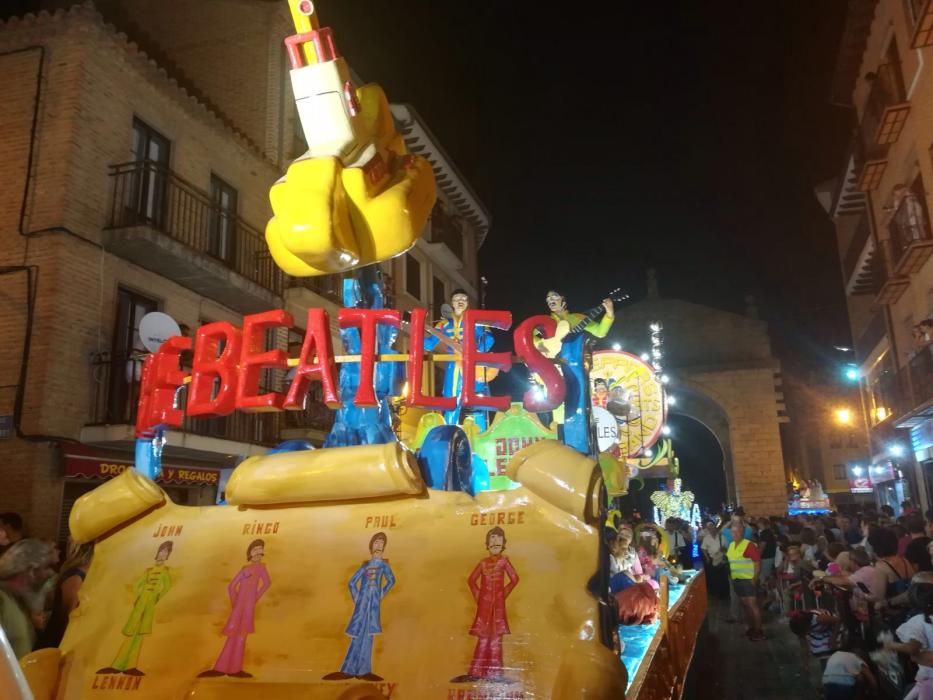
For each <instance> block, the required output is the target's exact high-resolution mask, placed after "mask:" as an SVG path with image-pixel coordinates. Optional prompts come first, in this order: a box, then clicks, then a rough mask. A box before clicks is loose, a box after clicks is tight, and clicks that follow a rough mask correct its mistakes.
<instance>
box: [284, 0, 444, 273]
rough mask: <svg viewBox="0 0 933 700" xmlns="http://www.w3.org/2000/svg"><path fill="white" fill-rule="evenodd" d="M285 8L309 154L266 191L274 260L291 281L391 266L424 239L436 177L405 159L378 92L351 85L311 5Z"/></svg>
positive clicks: (292, 1) (306, 1) (296, 0)
mask: <svg viewBox="0 0 933 700" xmlns="http://www.w3.org/2000/svg"><path fill="white" fill-rule="evenodd" d="M289 5H290V8H291V10H292V17H293V19H294V20H295V25H296V28H297V29H298V33H297V34H295V35H294V36H291V37H289V38H288V39H286V40H285V44H286V47H287V49H288V55H289V60H290V62H291V65H292V69H291V79H292V89H293V92H294V95H295V102H296V105H297V107H298V115H299V118H300V120H301V126H302V129H303V131H304V134H305V138H306V140H307V142H308V151H307V153H305V154H304V155H303V156H302V157H301V158H299V159H298V160H296V161H295V162H294V163H292V164H291V166H290V167H289V168H288V172H287V173H286V175H285V176H284V177H283V178H281V179H280V180H279V181H278V182H276V183H275V184H274V185H273V186H272V190H271V192H270V199H271V201H272V210H273V212H274V213H275V215H274V216H273V218H272V219H271V220H270V221H269V223H268V225H267V226H266V242H267V243H268V245H269V250H270V252H271V253H272V258H273V260H275V263H276V264H277V265H278V266H279V267H280V268H282V269H283V270H284V271H285V272H286V273H288V274H290V275H294V276H296V277H309V276H313V275H326V274H332V273H335V272H343V271H345V270H349V269H351V268H354V267H357V266H361V265H368V264H370V263H374V262H380V261H383V260H388V259H389V258H392V257H394V256H396V255H399V254H401V253H404V252H405V251H406V250H408V249H409V248H410V247H411V246H412V245H414V243H415V241H416V240H417V239H418V238H419V237H420V236H421V233H422V230H423V229H424V225H425V222H426V221H427V218H428V215H429V214H430V212H431V208H432V207H433V206H434V200H435V197H436V185H435V182H434V173H433V171H432V170H431V166H430V164H429V163H428V162H427V161H426V160H425V159H424V158H421V157H419V156H413V155H409V154H408V152H407V150H406V148H405V142H404V141H403V140H402V137H401V136H399V134H398V133H397V132H396V131H395V125H394V122H393V121H392V114H391V112H390V111H389V103H388V101H387V100H386V97H385V94H384V93H383V92H382V89H381V88H380V87H379V86H378V85H364V86H363V87H361V88H358V89H357V88H354V87H353V84H352V82H351V80H350V71H349V68H348V67H347V63H346V61H345V60H344V59H343V57H341V56H340V54H339V53H338V52H337V48H336V45H335V44H334V39H333V34H332V32H331V30H330V29H329V28H327V27H324V28H318V25H317V21H316V17H315V15H314V6H313V4H312V3H311V2H310V0H289Z"/></svg>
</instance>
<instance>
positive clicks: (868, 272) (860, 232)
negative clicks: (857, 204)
mask: <svg viewBox="0 0 933 700" xmlns="http://www.w3.org/2000/svg"><path fill="white" fill-rule="evenodd" d="M876 267H877V259H876V257H875V242H874V240H873V239H872V237H871V225H870V224H869V221H868V216H866V215H864V214H863V215H862V216H861V217H860V218H859V222H858V225H857V226H856V228H855V234H854V235H853V236H852V240H851V241H850V242H849V247H848V248H847V249H846V252H845V255H844V256H843V260H842V270H843V274H844V275H845V282H846V292H847V293H848V294H850V295H858V294H875V293H877V291H878V284H877V278H878V275H877V274H876V269H875V268H876Z"/></svg>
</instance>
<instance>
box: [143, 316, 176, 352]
mask: <svg viewBox="0 0 933 700" xmlns="http://www.w3.org/2000/svg"><path fill="white" fill-rule="evenodd" d="M175 335H181V328H179V327H178V324H177V323H175V319H174V318H172V317H171V316H169V315H168V314H164V313H162V312H161V311H153V312H152V313H149V314H146V315H145V316H143V317H142V318H141V319H140V321H139V337H140V339H141V340H142V341H143V347H145V348H146V350H148V351H149V352H157V351H158V349H159V348H160V347H162V343H164V342H165V341H166V340H168V339H169V338H171V337H172V336H175Z"/></svg>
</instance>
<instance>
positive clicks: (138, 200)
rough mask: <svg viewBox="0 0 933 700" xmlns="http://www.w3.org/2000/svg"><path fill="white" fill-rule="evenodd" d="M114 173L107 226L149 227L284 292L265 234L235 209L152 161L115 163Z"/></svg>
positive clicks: (253, 279)
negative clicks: (232, 209)
mask: <svg viewBox="0 0 933 700" xmlns="http://www.w3.org/2000/svg"><path fill="white" fill-rule="evenodd" d="M110 177H111V178H112V180H113V202H112V208H111V213H110V221H109V224H108V228H111V229H121V228H128V227H134V226H148V227H150V228H153V229H155V230H157V231H160V232H161V233H163V234H165V235H166V236H169V237H170V238H172V239H174V240H176V241H178V242H180V243H183V244H184V245H186V246H188V247H189V248H191V249H192V250H193V251H196V252H198V253H201V254H203V255H208V256H210V257H212V258H213V259H215V260H217V261H219V262H220V263H222V264H223V265H225V266H226V267H228V268H229V269H231V270H233V271H234V272H236V273H238V274H240V275H242V276H243V277H245V278H246V279H248V280H250V281H252V282H254V283H256V284H258V285H260V286H261V287H264V288H265V289H268V290H270V291H271V292H273V293H275V294H279V295H281V293H282V289H283V283H284V275H283V273H282V272H281V270H279V268H278V267H276V265H275V263H274V262H273V261H272V257H271V256H270V255H269V252H268V250H267V248H266V242H265V239H264V237H263V235H262V234H261V233H260V232H259V231H258V230H256V229H255V228H253V227H252V226H250V225H249V224H247V223H246V222H245V221H243V220H242V219H241V218H239V217H238V216H237V215H236V213H235V212H231V211H227V210H225V209H224V208H222V207H221V206H219V205H218V204H216V203H214V202H212V201H211V198H210V197H209V196H208V195H207V194H206V193H204V192H202V191H201V190H199V189H197V188H196V187H195V186H194V185H192V184H191V183H189V182H187V181H185V180H183V179H182V178H180V177H179V176H178V175H176V174H175V173H173V172H172V171H170V170H168V169H166V168H164V167H162V166H160V165H158V164H156V163H153V162H151V161H136V162H130V163H121V164H119V165H113V166H111V168H110Z"/></svg>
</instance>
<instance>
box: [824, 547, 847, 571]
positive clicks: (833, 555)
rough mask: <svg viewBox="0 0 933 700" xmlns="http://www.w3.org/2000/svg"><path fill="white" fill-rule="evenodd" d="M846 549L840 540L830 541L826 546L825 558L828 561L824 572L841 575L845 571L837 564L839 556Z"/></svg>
mask: <svg viewBox="0 0 933 700" xmlns="http://www.w3.org/2000/svg"><path fill="white" fill-rule="evenodd" d="M845 551H846V546H845V545H844V544H842V543H841V542H830V543H829V545H828V546H827V547H826V558H827V560H828V561H829V563H828V564H827V565H826V573H827V574H829V575H830V576H841V575H842V574H843V573H845V572H844V571H843V570H842V567H841V566H840V565H839V556H840V555H841V554H843V553H844V552H845Z"/></svg>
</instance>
